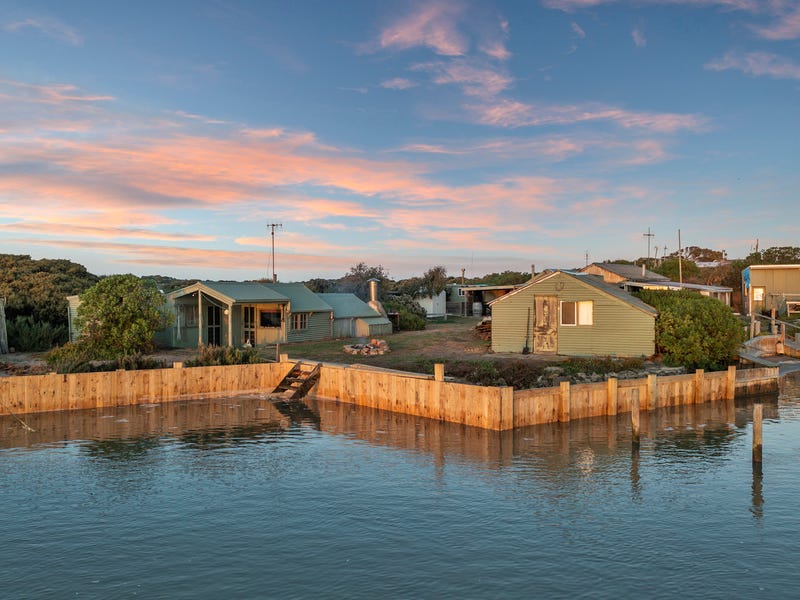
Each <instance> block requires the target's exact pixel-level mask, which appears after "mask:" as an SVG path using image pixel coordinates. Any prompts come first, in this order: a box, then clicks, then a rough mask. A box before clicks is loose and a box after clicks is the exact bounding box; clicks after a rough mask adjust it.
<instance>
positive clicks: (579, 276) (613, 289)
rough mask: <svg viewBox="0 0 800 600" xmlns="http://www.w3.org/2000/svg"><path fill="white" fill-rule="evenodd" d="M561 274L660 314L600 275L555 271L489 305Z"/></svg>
mask: <svg viewBox="0 0 800 600" xmlns="http://www.w3.org/2000/svg"><path fill="white" fill-rule="evenodd" d="M559 274H560V275H565V276H567V277H571V278H573V279H575V280H577V281H580V282H581V283H584V284H586V285H589V286H592V287H593V288H595V289H597V290H598V291H600V292H603V293H604V294H607V295H608V296H612V297H614V298H616V299H617V300H620V301H622V302H624V303H625V304H628V305H630V306H631V307H633V308H636V309H638V310H641V311H642V312H645V313H647V314H650V315H653V316H655V315H657V314H658V311H657V310H656V309H655V308H653V307H652V306H650V305H649V304H645V303H644V302H642V301H641V300H639V299H638V298H636V297H634V296H632V295H631V294H629V293H628V292H626V291H625V290H623V289H621V288H618V287H617V286H615V285H611V284H610V283H606V282H605V281H603V278H602V277H601V276H600V275H591V274H589V273H581V272H576V271H562V270H555V271H549V272H548V271H544V272H542V273H541V274H539V275H537V276H536V277H535V278H533V279H532V280H531V281H529V282H528V283H527V284H525V285H524V286H522V287H521V288H518V289H516V290H514V291H513V292H509V293H508V294H506V295H505V296H500V297H499V298H497V299H495V300H493V301H492V302H490V303H489V306H494V305H495V304H496V303H498V302H503V301H504V300H506V299H507V298H509V297H511V296H515V295H516V294H518V293H520V292H521V291H522V290H525V289H527V288H529V287H530V286H532V285H536V284H537V283H541V282H542V281H546V280H548V279H550V278H552V277H555V276H557V275H559Z"/></svg>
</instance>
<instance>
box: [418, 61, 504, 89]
mask: <svg viewBox="0 0 800 600" xmlns="http://www.w3.org/2000/svg"><path fill="white" fill-rule="evenodd" d="M412 69H413V70H415V71H428V72H431V73H432V74H433V82H434V83H436V84H439V85H447V84H454V85H458V86H460V87H461V89H462V90H463V92H464V94H466V95H467V96H478V97H484V98H491V97H493V96H496V95H497V94H499V93H500V92H502V91H503V90H505V89H506V88H508V87H509V86H510V85H511V84H512V83H513V81H514V80H513V78H512V77H510V76H509V75H507V74H506V73H503V72H501V71H500V70H498V69H495V68H492V67H490V66H488V65H486V64H485V63H483V61H478V60H473V59H457V60H451V61H448V62H432V63H422V64H417V65H414V66H413V67H412Z"/></svg>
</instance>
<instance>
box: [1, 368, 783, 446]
mask: <svg viewBox="0 0 800 600" xmlns="http://www.w3.org/2000/svg"><path fill="white" fill-rule="evenodd" d="M291 366H292V363H291V362H286V361H285V362H281V363H267V364H258V365H235V366H224V367H192V368H182V365H181V364H180V363H177V364H176V368H172V369H153V370H144V371H113V372H104V373H79V374H69V375H55V374H53V375H36V376H24V377H4V378H0V414H3V413H6V412H11V413H14V414H25V413H37V412H46V411H57V410H78V409H86V408H103V407H110V406H120V405H130V404H147V403H156V402H159V403H161V402H172V401H176V400H185V399H190V398H204V397H220V396H224V395H230V394H234V393H267V392H270V391H271V390H272V389H273V388H274V387H275V386H276V385H277V383H278V382H279V381H280V380H281V379H282V378H283V376H284V375H285V374H286V373H287V372H288V371H289V369H290V368H291ZM777 377H778V369H777V368H763V369H750V370H747V371H739V372H737V370H736V368H735V367H730V368H729V369H728V371H724V372H717V373H705V372H703V371H697V372H696V373H694V374H692V375H676V376H669V377H656V376H655V375H650V376H649V377H647V378H646V379H636V380H620V381H618V380H616V379H609V380H608V381H606V382H603V383H593V384H580V385H570V384H569V382H563V383H561V385H560V386H559V387H558V388H541V389H532V390H521V391H514V390H513V388H510V387H481V386H474V385H467V384H461V383H451V382H446V381H444V366H443V365H437V366H436V374H435V376H434V377H433V378H431V377H427V376H414V375H412V374H405V373H398V372H391V371H377V370H370V369H363V368H353V367H348V366H343V365H324V366H323V367H322V369H321V373H320V379H319V382H318V383H317V384H316V385H315V386H314V388H313V389H312V391H311V393H312V394H314V395H316V396H319V397H321V398H327V399H332V400H337V401H340V402H344V403H348V404H355V405H360V406H369V407H372V408H377V409H381V410H387V411H392V412H396V413H405V414H410V415H414V416H419V417H427V418H430V419H437V420H441V421H449V422H453V423H460V424H463V425H470V426H474V427H481V428H484V429H493V430H500V431H503V430H507V429H513V428H515V427H524V426H527V425H536V424H541V423H553V422H558V421H562V422H566V421H570V420H574V419H582V418H586V417H592V416H599V415H616V414H618V413H623V412H627V411H630V409H631V403H632V401H633V399H634V398H636V399H638V401H639V405H640V407H641V409H642V410H649V409H655V408H658V407H662V406H681V405H687V404H698V403H701V402H715V401H721V400H731V399H733V397H734V395H735V394H740V395H741V394H753V393H764V392H769V391H774V390H776V389H777Z"/></svg>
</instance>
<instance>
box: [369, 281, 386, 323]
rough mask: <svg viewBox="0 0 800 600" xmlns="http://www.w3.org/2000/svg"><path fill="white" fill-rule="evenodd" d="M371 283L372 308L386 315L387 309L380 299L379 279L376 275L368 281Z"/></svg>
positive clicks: (370, 301)
mask: <svg viewBox="0 0 800 600" xmlns="http://www.w3.org/2000/svg"><path fill="white" fill-rule="evenodd" d="M368 283H369V302H367V304H369V306H370V308H372V310H374V311H376V312H378V313H380V314H381V315H383V316H384V317H385V316H386V310H385V309H384V308H383V304H381V302H380V300H378V280H377V279H375V278H374V277H373V278H372V279H370V280H369V281H368Z"/></svg>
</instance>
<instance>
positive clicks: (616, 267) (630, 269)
mask: <svg viewBox="0 0 800 600" xmlns="http://www.w3.org/2000/svg"><path fill="white" fill-rule="evenodd" d="M588 266H593V267H597V268H599V269H605V270H606V271H610V272H611V273H614V274H615V275H619V276H620V277H624V278H625V279H630V280H631V281H669V277H665V276H664V275H660V274H659V273H654V272H653V271H647V270H645V272H644V277H642V267H637V266H636V265H623V264H620V263H592V264H591V265H588ZM586 268H588V267H583V269H586ZM583 269H581V271H583Z"/></svg>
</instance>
